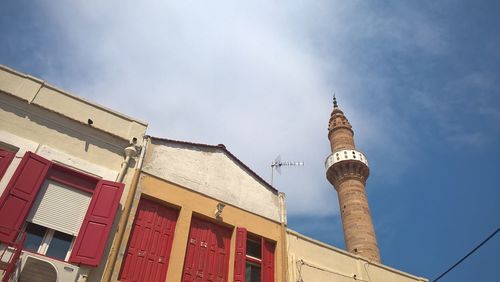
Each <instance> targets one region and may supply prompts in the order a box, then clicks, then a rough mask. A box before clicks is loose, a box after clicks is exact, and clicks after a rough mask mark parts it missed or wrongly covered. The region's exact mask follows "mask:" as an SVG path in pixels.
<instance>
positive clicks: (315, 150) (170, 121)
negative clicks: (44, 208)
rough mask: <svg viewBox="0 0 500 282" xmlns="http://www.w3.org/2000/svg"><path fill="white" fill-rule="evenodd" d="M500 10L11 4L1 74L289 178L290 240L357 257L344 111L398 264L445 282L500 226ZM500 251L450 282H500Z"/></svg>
mask: <svg viewBox="0 0 500 282" xmlns="http://www.w3.org/2000/svg"><path fill="white" fill-rule="evenodd" d="M499 14H500V2H497V1H452V0H445V1H378V2H376V1H312V2H311V1H308V2H306V1H245V2H243V1H241V2H238V3H234V2H232V1H215V2H210V3H206V2H202V1H199V2H198V1H178V2H170V1H142V2H141V3H140V4H139V3H138V2H137V1H73V2H71V3H66V2H64V3H63V2H60V3H58V2H57V1H26V0H20V1H3V2H2V3H1V4H0V43H1V44H0V64H4V65H7V66H9V67H12V68H14V69H17V70H19V71H21V72H25V73H29V74H31V75H33V76H36V77H40V78H42V79H44V80H46V81H47V82H49V83H50V84H53V85H56V86H58V87H60V88H63V89H65V90H68V91H70V92H72V93H74V94H76V95H79V96H83V97H85V98H88V99H90V100H93V101H96V102H98V103H100V104H103V105H105V106H108V107H110V108H113V109H116V110H118V111H120V112H123V113H126V114H128V115H132V116H135V117H138V118H140V119H143V120H147V121H149V123H150V128H149V134H151V135H155V136H159V137H167V138H173V139H180V140H187V141H192V142H201V143H208V144H218V143H224V144H225V145H226V147H227V148H228V149H229V150H230V151H231V152H233V153H234V154H235V155H236V156H238V157H239V158H240V159H241V160H242V161H243V162H245V163H246V164H248V165H249V166H250V167H252V168H253V169H254V170H255V171H257V172H258V173H259V174H260V175H262V176H263V177H264V178H266V179H269V178H270V167H269V166H270V163H271V162H272V161H273V160H274V159H275V157H276V156H277V155H279V154H280V155H281V156H282V158H283V159H284V160H296V161H304V162H305V166H303V167H297V168H284V169H283V170H282V173H281V174H280V175H277V176H276V178H275V186H276V187H277V188H278V189H279V190H281V191H284V192H285V193H286V194H287V205H288V212H289V226H290V227H291V228H292V229H295V230H297V231H300V232H302V233H305V234H307V235H309V236H311V237H314V238H317V239H319V240H322V241H325V242H327V243H330V244H332V245H334V246H338V247H343V238H342V230H341V225H340V218H339V216H338V204H337V197H336V194H335V190H334V189H333V188H332V187H331V186H330V185H329V183H328V182H327V181H326V179H325V175H324V173H325V171H324V167H323V162H324V160H325V158H326V156H327V155H328V154H329V145H328V140H327V123H328V118H329V115H330V112H331V108H332V104H331V98H332V94H333V92H336V93H337V97H338V100H339V104H340V107H341V108H342V109H343V110H344V112H345V114H346V115H347V116H348V118H349V120H350V121H351V124H352V125H353V127H354V130H355V138H356V143H357V146H358V148H359V149H360V150H362V151H364V152H365V154H366V155H367V157H368V159H369V162H370V167H371V175H370V178H369V180H368V184H367V193H368V197H369V201H370V208H371V210H372V215H373V220H374V224H375V229H376V232H377V236H378V240H379V245H380V249H381V256H382V260H383V262H384V263H385V264H387V265H389V266H392V267H395V268H398V269H401V270H403V271H407V272H410V273H413V274H415V275H419V276H424V277H427V278H430V279H432V278H434V277H436V276H437V275H438V274H440V273H441V272H442V271H444V270H445V269H446V268H448V267H449V266H450V265H451V264H452V263H454V262H455V261H456V260H457V259H458V258H460V257H461V256H463V255H464V254H465V253H467V252H468V251H469V250H470V249H472V248H473V247H474V246H475V245H476V244H478V243H479V242H480V241H481V240H482V239H484V238H485V237H486V236H487V235H488V234H490V233H491V232H493V231H494V230H495V229H496V228H498V227H499V226H500V205H499V204H498V203H499V201H500V190H499V189H498V184H497V181H498V180H497V175H498V174H499V170H500V161H499V160H500V148H499V146H498V145H499V144H500V126H499V125H500V90H499V89H500V85H499V84H500V82H499V78H500V34H499V32H498V28H499V27H500V17H498V15H499ZM499 253H500V238H499V237H498V236H497V237H496V238H494V239H492V240H491V241H490V242H489V243H488V244H486V245H485V246H484V247H483V248H482V249H480V250H479V251H478V252H477V253H476V254H474V256H472V257H470V258H469V259H468V260H467V261H465V262H464V264H463V265H461V266H459V267H458V268H457V269H456V270H454V271H453V272H452V273H450V274H449V275H447V276H446V277H445V279H442V280H441V281H459V282H460V281H467V282H468V281H495V280H498V279H500V258H499V255H498V254H499Z"/></svg>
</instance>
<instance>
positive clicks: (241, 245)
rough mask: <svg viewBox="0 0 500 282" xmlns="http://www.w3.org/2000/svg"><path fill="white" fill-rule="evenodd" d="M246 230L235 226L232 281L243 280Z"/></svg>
mask: <svg viewBox="0 0 500 282" xmlns="http://www.w3.org/2000/svg"><path fill="white" fill-rule="evenodd" d="M246 255H247V230H246V229H245V228H241V227H237V228H236V255H235V256H234V282H245V263H246Z"/></svg>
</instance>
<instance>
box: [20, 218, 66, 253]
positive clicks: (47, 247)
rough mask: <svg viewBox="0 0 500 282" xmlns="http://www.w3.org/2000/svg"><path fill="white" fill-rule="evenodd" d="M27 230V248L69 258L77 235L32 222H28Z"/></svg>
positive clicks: (25, 246) (25, 245) (25, 247)
mask: <svg viewBox="0 0 500 282" xmlns="http://www.w3.org/2000/svg"><path fill="white" fill-rule="evenodd" d="M25 232H26V241H25V243H24V249H25V250H27V251H30V252H33V253H39V254H42V255H46V256H48V257H51V258H56V259H59V260H68V258H69V255H70V251H71V246H72V243H73V239H74V238H75V237H73V236H71V235H69V234H66V233H62V232H59V231H56V230H53V229H50V228H47V227H44V226H41V225H38V224H35V223H31V222H28V223H27V224H26V229H25Z"/></svg>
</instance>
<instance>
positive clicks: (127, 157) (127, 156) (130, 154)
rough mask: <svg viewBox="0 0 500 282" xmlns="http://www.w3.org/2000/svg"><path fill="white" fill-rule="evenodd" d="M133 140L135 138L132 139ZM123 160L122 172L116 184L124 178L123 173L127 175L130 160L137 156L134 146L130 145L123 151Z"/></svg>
mask: <svg viewBox="0 0 500 282" xmlns="http://www.w3.org/2000/svg"><path fill="white" fill-rule="evenodd" d="M134 139H135V138H134ZM124 154H125V160H124V161H123V163H122V170H121V171H120V174H118V177H117V179H116V182H122V181H123V178H124V177H125V173H127V169H128V165H129V163H130V159H132V158H133V157H135V156H136V155H137V150H136V149H135V144H134V143H132V144H131V145H130V146H128V147H127V148H125V149H124Z"/></svg>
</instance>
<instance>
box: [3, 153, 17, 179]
mask: <svg viewBox="0 0 500 282" xmlns="http://www.w3.org/2000/svg"><path fill="white" fill-rule="evenodd" d="M15 155H16V154H15V153H13V152H9V151H5V150H2V149H0V179H2V177H3V175H4V173H5V171H6V170H7V168H8V167H9V164H10V162H11V161H12V159H13V158H14V156H15Z"/></svg>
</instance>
